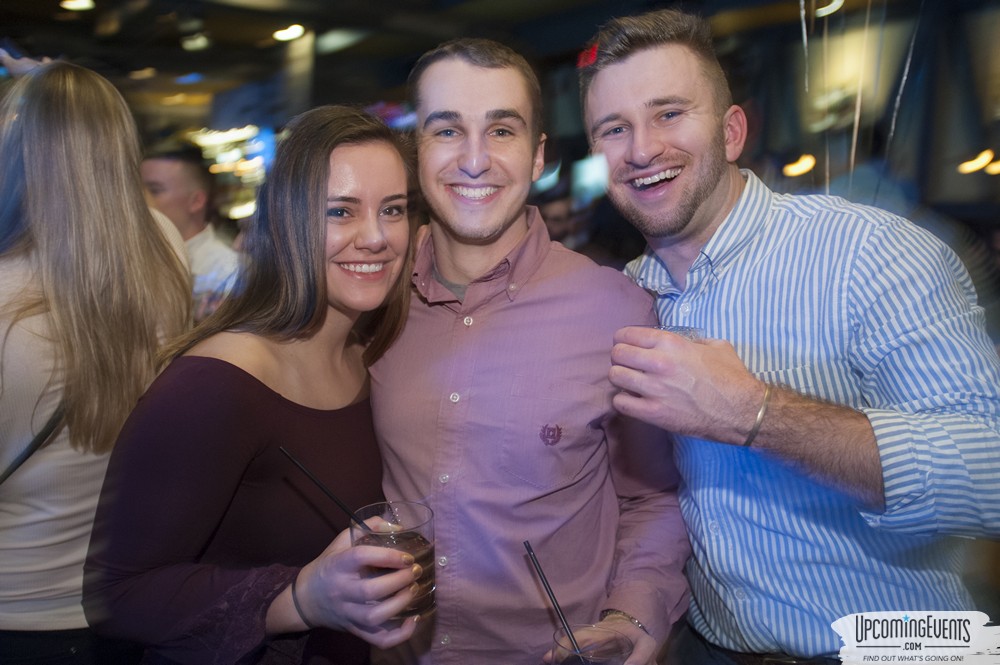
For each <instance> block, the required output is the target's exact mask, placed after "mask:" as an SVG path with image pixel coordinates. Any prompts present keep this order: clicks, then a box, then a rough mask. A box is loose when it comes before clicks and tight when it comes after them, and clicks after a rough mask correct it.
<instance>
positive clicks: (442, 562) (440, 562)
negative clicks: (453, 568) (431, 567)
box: [438, 556, 448, 568]
mask: <svg viewBox="0 0 1000 665" xmlns="http://www.w3.org/2000/svg"><path fill="white" fill-rule="evenodd" d="M438 565H439V566H441V567H442V568H444V567H446V566H447V565H448V557H446V556H439V557H438Z"/></svg>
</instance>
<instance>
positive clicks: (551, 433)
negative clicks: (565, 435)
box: [538, 425, 562, 446]
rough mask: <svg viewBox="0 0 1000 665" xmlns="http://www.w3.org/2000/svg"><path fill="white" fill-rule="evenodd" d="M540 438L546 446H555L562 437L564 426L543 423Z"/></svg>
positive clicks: (539, 431) (539, 433) (539, 432)
mask: <svg viewBox="0 0 1000 665" xmlns="http://www.w3.org/2000/svg"><path fill="white" fill-rule="evenodd" d="M538 438H539V439H541V440H542V443H544V444H545V445H546V446H554V445H556V444H557V443H559V439H561V438H562V427H559V425H542V429H540V430H538Z"/></svg>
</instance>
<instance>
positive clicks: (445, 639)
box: [438, 635, 451, 647]
mask: <svg viewBox="0 0 1000 665" xmlns="http://www.w3.org/2000/svg"><path fill="white" fill-rule="evenodd" d="M438 642H439V643H440V644H441V646H443V647H446V646H448V645H449V644H451V637H449V636H448V635H442V636H441V638H440V639H439V640H438Z"/></svg>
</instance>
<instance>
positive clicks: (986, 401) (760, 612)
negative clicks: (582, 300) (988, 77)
mask: <svg viewBox="0 0 1000 665" xmlns="http://www.w3.org/2000/svg"><path fill="white" fill-rule="evenodd" d="M744 176H745V177H746V179H747V186H746V188H745V189H744V192H743V194H742V195H741V197H740V199H739V201H738V203H737V205H736V207H735V209H734V210H733V211H732V212H731V213H730V215H729V216H728V217H727V218H726V220H725V221H724V222H723V224H722V225H721V227H720V228H719V230H718V231H717V232H716V233H715V235H714V236H713V237H712V239H711V240H710V241H709V242H708V243H707V244H706V246H705V247H704V248H703V250H702V251H701V253H700V255H699V256H698V258H697V259H696V260H695V262H694V264H693V265H692V266H691V269H690V271H689V272H688V275H687V282H686V283H687V287H686V289H685V290H684V291H679V290H678V289H677V288H676V287H675V286H674V284H673V282H672V281H671V279H670V276H669V273H668V271H667V269H666V267H665V266H664V264H663V263H662V262H661V261H660V260H659V259H658V258H657V257H656V255H655V254H653V253H652V252H651V251H650V250H649V248H647V250H646V253H645V254H644V255H643V256H641V257H639V258H637V259H635V260H634V261H632V262H631V263H630V264H629V265H628V266H627V268H626V273H627V274H628V275H629V276H631V277H632V278H633V279H634V280H635V281H636V282H637V283H638V284H639V285H640V286H642V287H643V288H645V289H648V290H650V291H652V292H654V293H655V294H656V295H657V309H658V313H659V316H660V321H661V323H663V324H674V325H688V326H697V327H700V328H703V329H704V330H705V331H706V334H707V335H708V336H709V337H714V338H718V339H726V340H728V341H730V342H731V343H732V344H733V345H734V347H735V348H736V351H737V353H738V354H739V356H740V358H742V360H743V362H744V363H745V364H746V366H747V367H748V368H749V369H750V371H751V372H753V373H754V375H756V376H757V377H758V378H760V379H761V380H763V381H767V382H770V383H775V384H783V385H786V386H788V387H790V388H792V389H794V390H797V391H799V392H801V393H804V394H807V395H811V396H814V397H817V398H822V399H825V400H829V401H833V402H837V403H839V404H843V405H846V406H850V407H852V408H855V409H858V410H860V411H862V412H863V413H865V415H867V416H868V418H869V420H870V421H871V424H872V427H873V428H874V431H875V436H876V440H877V442H878V446H879V452H880V456H881V460H882V467H883V477H884V482H885V496H886V510H885V512H884V513H882V514H872V513H867V512H864V511H862V510H861V509H859V508H858V507H857V505H856V504H855V503H854V502H853V501H852V500H851V499H850V498H849V497H847V496H845V495H844V494H842V493H839V492H837V491H835V490H832V489H830V488H827V487H824V486H822V485H820V484H818V483H817V482H815V481H813V480H809V479H808V478H805V477H803V476H801V475H799V474H798V473H796V472H795V471H793V470H791V469H790V468H789V467H788V466H785V465H784V464H782V463H781V462H780V461H778V460H776V459H775V458H774V457H773V456H769V455H767V454H764V453H761V452H760V451H759V450H750V449H745V448H741V447H739V446H731V445H724V444H719V443H715V442H708V441H703V440H699V439H695V438H690V437H678V441H677V446H676V448H675V453H676V457H677V464H678V468H679V469H680V472H681V474H682V476H683V479H684V486H683V488H682V493H681V508H682V511H683V513H684V518H685V522H686V523H687V526H688V529H689V532H690V537H691V544H692V547H693V551H694V557H693V558H692V560H691V561H690V562H689V564H688V570H687V572H688V577H689V580H690V583H691V588H692V593H693V599H692V604H691V608H690V611H689V620H690V621H691V623H692V624H693V625H694V627H695V628H696V629H697V630H698V631H699V632H701V633H702V634H703V635H704V636H705V637H706V638H708V639H709V640H711V641H712V642H714V643H716V644H719V645H721V646H723V647H726V648H728V649H733V650H736V651H744V652H757V653H766V652H778V651H784V652H786V653H790V654H793V655H800V656H814V655H819V654H833V653H836V652H837V651H838V650H839V648H840V646H841V641H840V638H839V636H838V635H837V633H835V632H834V631H833V629H832V628H831V627H830V624H831V623H833V622H834V621H835V620H836V619H838V618H839V617H842V616H846V615H848V614H852V613H855V612H867V611H878V610H884V611H891V610H906V611H913V610H935V611H941V610H961V609H971V607H972V600H971V598H970V596H969V594H968V592H967V590H966V589H965V587H964V585H963V583H962V580H961V567H962V555H963V551H964V547H963V539H962V538H960V537H956V536H962V535H965V536H975V535H984V534H992V535H993V536H994V537H995V536H996V535H997V534H998V533H1000V359H998V357H997V354H996V352H995V350H994V348H993V345H992V343H991V342H990V340H989V338H988V337H987V336H986V334H985V332H984V329H983V313H982V310H981V309H980V308H979V307H978V306H976V305H975V292H974V289H973V287H972V283H971V280H970V279H969V276H968V274H967V272H966V271H965V269H964V268H963V266H962V264H961V262H960V261H959V259H958V258H957V257H956V256H955V254H954V253H953V252H952V251H951V250H950V249H948V248H947V247H946V246H945V245H943V244H942V243H941V242H939V241H938V240H936V239H935V238H934V237H933V236H932V235H930V234H929V233H927V232H926V231H923V230H922V229H920V228H918V227H917V226H915V225H914V224H912V223H910V222H908V221H907V220H905V219H902V218H900V217H897V216H895V215H892V214H890V213H887V212H884V211H882V210H878V209H875V208H870V207H864V206H859V205H855V204H852V203H850V202H848V201H845V200H843V199H840V198H836V197H829V196H787V195H780V194H775V193H774V192H772V191H771V190H769V189H768V188H767V187H766V186H765V185H764V184H763V183H762V182H761V181H760V180H759V179H757V178H756V176H754V175H753V174H752V173H750V172H747V171H745V172H744ZM802 445H803V446H808V445H814V442H810V441H803V442H802ZM996 618H997V617H994V619H996Z"/></svg>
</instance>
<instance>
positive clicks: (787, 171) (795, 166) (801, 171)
mask: <svg viewBox="0 0 1000 665" xmlns="http://www.w3.org/2000/svg"><path fill="white" fill-rule="evenodd" d="M814 166H816V158H815V157H813V156H812V155H808V154H806V155H802V156H801V157H799V160H798V161H797V162H793V163H791V164H785V166H784V167H783V168H782V169H781V172H782V173H783V174H784V175H785V177H786V178H797V177H799V176H800V175H805V174H807V173H809V172H810V171H812V170H813V167H814Z"/></svg>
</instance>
